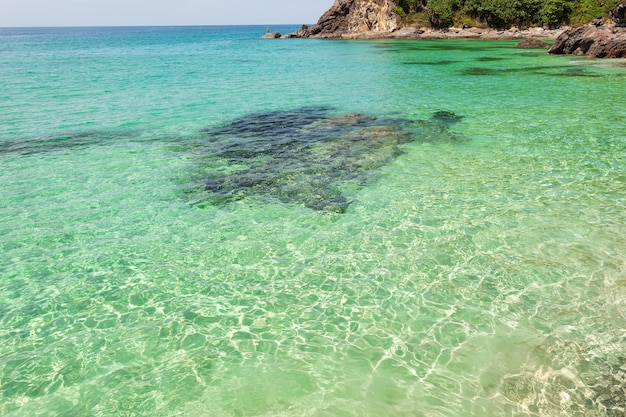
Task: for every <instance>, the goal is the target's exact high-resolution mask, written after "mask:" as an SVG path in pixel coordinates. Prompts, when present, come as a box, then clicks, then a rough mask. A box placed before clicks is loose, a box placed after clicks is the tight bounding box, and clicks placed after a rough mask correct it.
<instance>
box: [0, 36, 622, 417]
mask: <svg viewBox="0 0 626 417" xmlns="http://www.w3.org/2000/svg"><path fill="white" fill-rule="evenodd" d="M273 29H274V28H273ZM275 29H277V30H281V31H282V32H288V31H289V28H275ZM264 30H265V27H258V28H255V27H188V28H185V27H182V28H92V29H0V55H1V56H2V59H1V60H0V85H2V86H3V87H2V89H0V139H2V144H1V145H0V159H1V161H2V162H1V164H0V195H1V196H2V198H0V219H1V220H0V235H1V236H2V239H0V248H1V251H2V255H3V256H2V257H0V273H1V275H0V364H1V366H0V397H1V400H0V415H6V416H25V415H42V416H61V415H68V416H70V415H71V416H93V415H96V416H98V415H99V416H109V415H111V416H113V415H115V416H120V415H127V416H131V415H146V416H147V415H149V416H175V415H181V416H261V415H279V416H316V417H317V416H385V415H394V416H411V417H417V416H424V417H426V416H429V417H431V416H445V417H452V416H455V417H456V416H459V417H460V416H468V415H471V416H494V417H495V416H516V417H517V416H550V417H552V416H610V417H613V416H618V415H622V414H623V411H622V410H623V407H625V406H626V399H625V393H624V389H625V388H624V383H623V380H624V379H623V378H624V367H625V366H626V359H625V355H624V353H623V352H624V351H626V346H625V342H626V336H625V333H626V332H625V328H626V314H625V313H624V312H625V311H626V310H625V304H626V271H625V269H626V255H625V251H624V248H626V237H625V236H626V233H625V230H624V225H625V224H626V210H625V208H626V207H625V206H626V191H625V190H626V188H625V186H626V153H625V151H626V133H625V130H624V120H625V119H626V98H625V96H624V94H623V86H624V82H625V80H626V78H625V77H626V67H624V62H623V61H588V60H585V59H581V58H575V57H555V56H547V55H545V53H544V51H542V50H540V51H530V52H529V51H528V50H519V49H516V48H514V45H515V42H507V41H504V42H503V41H498V42H486V41H480V42H477V41H419V42H410V41H381V42H374V41H372V42H338V41H318V40H296V39H294V40H261V39H259V37H260V35H261V34H262V33H263V31H264ZM307 109H317V110H307ZM320 109H321V110H320ZM308 111H310V112H311V113H308V114H309V115H311V117H312V118H313V120H311V123H308V119H307V121H306V122H302V116H301V115H302V114H307V112H308ZM316 111H318V112H321V113H320V116H319V118H317V116H315V114H316V113H315V112H316ZM267 114H273V115H276V114H279V115H282V116H284V115H286V114H287V115H294V114H295V115H300V116H294V117H295V119H294V118H293V117H292V118H289V117H291V116H288V117H286V119H285V117H283V119H284V120H283V122H284V123H286V126H287V127H283V128H280V127H279V128H276V129H275V130H274V131H272V132H273V133H272V134H271V135H269V136H267V135H265V136H264V134H261V133H259V132H261V130H259V128H258V125H257V126H256V127H254V128H252V129H248V130H245V129H244V130H242V129H243V128H242V127H241V126H242V123H241V122H242V121H246V120H255V119H259V117H260V116H261V115H267ZM354 114H359V115H361V116H359V117H362V118H363V120H368V122H367V123H369V125H367V123H366V128H369V129H371V128H373V127H375V128H377V129H378V128H380V127H381V126H383V127H384V128H383V129H379V130H378V131H377V135H379V136H375V137H377V138H380V137H382V138H385V139H386V138H389V135H392V136H393V135H400V136H397V137H398V138H400V137H402V138H404V137H405V136H403V135H408V139H406V140H405V139H402V140H397V141H395V142H393V146H370V147H364V148H359V149H361V150H359V152H355V153H352V154H349V156H346V155H347V154H346V151H345V149H354V148H351V147H349V146H348V147H347V148H346V147H344V145H343V144H344V143H346V142H345V141H343V142H342V140H343V139H342V138H344V139H345V138H346V137H349V138H352V139H354V138H355V137H356V136H358V137H359V140H358V141H355V143H358V144H360V143H371V139H372V136H367V135H363V134H362V133H356V134H355V133H354V130H352V128H350V129H347V131H346V130H341V129H339V131H338V132H339V133H338V134H336V135H335V134H327V133H328V130H323V132H326V133H324V134H323V135H321V136H320V135H319V134H317V133H316V134H312V133H311V132H319V131H320V130H319V129H320V123H321V125H322V126H328V124H326V125H325V124H324V123H331V124H332V123H337V120H342V117H343V118H345V117H346V115H354ZM437 114H439V115H442V114H443V115H454V117H452V116H451V117H452V119H451V121H450V123H439V124H437V123H435V124H433V122H432V120H433V116H434V115H437ZM282 116H281V117H282ZM285 120H286V121H285ZM294 120H295V122H294ZM320 120H322V121H320ZM324 120H326V121H328V120H331V121H332V120H334V122H324ZM290 123H291V124H290ZM316 123H317V124H316ZM229 126H230V127H231V129H230V130H229ZM270 126H274V123H271V124H270ZM290 126H291V127H290ZM293 126H295V127H293ZM316 129H317V130H316ZM224 132H230V133H228V134H225V133H224ZM391 132H393V133H391ZM398 132H401V134H399V133H398ZM281 135H283V136H281ZM307 135H308V136H307ZM342 135H344V136H342ZM346 135H347V136H346ZM350 135H352V136H350ZM272 136H276V142H275V141H273V140H271V137H272ZM268 137H270V139H267V138H268ZM311 137H315V138H316V140H315V141H313V142H314V143H315V144H314V145H310V144H309V145H306V146H305V147H304V148H303V150H302V152H300V153H299V152H297V151H296V148H294V147H293V146H292V145H289V146H288V147H287V150H288V152H287V153H286V154H284V153H280V150H279V149H280V148H279V147H277V146H276V143H287V142H285V138H287V140H288V141H289V140H291V142H288V143H293V141H294V140H295V141H296V142H297V141H300V142H297V143H300V144H301V143H302V141H306V140H308V139H307V138H311ZM320 137H321V139H319V138H320ZM216 138H217V139H216ZM259 138H261V139H262V140H259ZM303 138H304V139H303ZM394 138H395V136H394ZM247 139H250V140H253V141H254V140H256V141H259V142H258V143H260V146H261V148H262V149H263V152H259V149H260V148H254V151H253V152H252V156H250V148H248V147H246V146H247V144H248V142H247ZM318 139H319V140H318ZM281 140H282V141H283V142H281ZM363 140H364V141H365V142H363ZM394 140H395V139H394ZM309 142H311V141H309ZM309 142H307V143H309ZM215 143H219V146H218V147H217V148H216V146H215V145H214V144H215ZM385 143H387V142H385ZM211 144H213V145H211ZM338 144H341V145H338ZM224 146H229V147H228V148H225V147H224ZM233 146H234V147H235V149H236V150H237V152H239V153H237V155H242V154H241V151H242V150H244V151H247V153H246V152H244V153H243V155H245V157H242V158H240V157H239V156H238V157H237V158H240V159H237V158H235V159H237V160H234V159H233V157H232V156H231V155H232V154H231V153H224V149H228V150H232V149H233ZM299 146H300V145H299ZM298 149H299V148H298ZM337 149H342V150H343V151H342V152H337V153H331V150H332V151H333V152H336V151H337ZM281 155H287V158H283V156H281ZM299 155H303V156H302V158H301V159H299ZM329 155H335V156H336V158H338V159H332V160H333V161H339V162H341V163H342V164H343V165H342V164H340V163H339V162H337V163H336V164H335V165H333V164H330V167H331V168H330V169H329V168H324V167H327V166H329V164H328V163H327V162H328V161H329V160H330V159H329V158H330V156H329ZM355 155H356V156H355ZM343 158H345V159H343ZM350 158H352V159H350ZM294 159H296V160H297V161H304V162H303V163H301V164H292V163H291V162H290V161H292V160H294ZM259 167H263V169H262V170H260V168H259ZM270 167H274V168H275V170H274V171H272V170H270V169H269V168H270ZM303 167H308V168H306V169H305V168H303ZM311 167H314V168H311ZM345 167H348V168H349V169H344V168H345ZM307 169H314V171H311V170H309V171H307ZM255 170H257V171H255ZM259 170H260V171H259ZM289 170H293V172H291V171H289ZM250 172H252V173H255V174H258V172H263V173H265V174H266V173H267V172H276V176H262V178H263V180H264V181H265V183H264V184H266V186H263V187H260V186H255V187H248V185H249V183H248V182H246V181H243V180H241V178H242V173H250ZM311 172H314V175H315V177H314V178H315V181H311V182H310V183H309V184H307V183H306V180H307V178H309V177H310V175H311ZM215 178H220V181H223V180H222V178H225V179H227V180H228V181H231V183H232V182H234V183H235V184H237V186H236V187H234V188H229V189H227V193H226V194H227V195H228V197H227V198H225V199H217V200H216V199H215V195H216V194H215V192H216V188H215V187H214V186H211V184H214V182H213V183H212V182H211V179H215ZM268 178H269V179H271V181H270V183H271V185H270V186H267V182H268V181H269V180H268ZM276 178H278V179H276ZM224 181H225V180H224ZM220 184H222V183H220ZM256 184H258V183H256ZM285 184H290V185H289V187H291V185H293V184H296V187H295V188H298V189H305V190H307V187H311V184H314V185H315V190H322V191H324V192H328V194H324V193H323V192H322V193H320V194H319V195H321V197H318V200H316V201H335V200H332V199H333V198H335V199H336V198H339V196H341V198H343V199H344V200H342V201H345V204H343V205H342V207H343V209H342V210H324V208H325V207H327V206H317V205H315V204H307V203H308V202H310V201H311V200H310V199H309V195H310V194H311V193H310V192H306V193H301V194H297V195H295V196H294V195H293V194H286V193H285V192H284V190H285V187H286V186H285ZM318 185H319V187H318ZM292 188H293V187H292ZM290 189H291V188H290ZM220 190H224V188H223V186H222V188H221V189H220ZM328 190H332V191H328ZM218 194H219V193H218ZM285 195H287V197H285ZM320 199H321V200H320ZM620 367H621V370H620Z"/></svg>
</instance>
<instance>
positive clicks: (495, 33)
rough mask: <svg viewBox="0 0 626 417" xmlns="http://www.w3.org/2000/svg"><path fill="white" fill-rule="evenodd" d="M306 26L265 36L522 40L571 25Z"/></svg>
mask: <svg viewBox="0 0 626 417" xmlns="http://www.w3.org/2000/svg"><path fill="white" fill-rule="evenodd" d="M305 28H306V27H303V29H301V30H299V31H296V32H293V33H289V34H285V35H283V34H280V33H279V32H274V33H267V34H265V35H264V36H263V37H264V38H267V39H278V38H282V39H285V38H311V39H344V40H421V39H423V40H434V39H482V40H516V39H519V40H522V39H552V40H554V39H556V38H557V37H558V36H559V35H561V34H562V33H563V32H565V31H566V30H568V29H570V28H569V27H561V28H559V29H545V28H542V27H534V28H529V29H518V28H516V27H512V28H510V29H501V30H498V29H492V28H478V27H469V28H457V27H451V28H448V29H431V28H425V27H420V26H405V27H403V28H400V29H397V30H394V31H392V32H379V31H363V32H356V31H354V32H340V33H337V32H335V33H320V34H315V35H309V36H306V35H303V32H305V30H306V29H305Z"/></svg>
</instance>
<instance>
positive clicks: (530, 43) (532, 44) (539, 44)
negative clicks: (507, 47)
mask: <svg viewBox="0 0 626 417" xmlns="http://www.w3.org/2000/svg"><path fill="white" fill-rule="evenodd" d="M548 46H550V44H549V43H547V42H544V41H542V40H541V39H524V40H523V41H521V42H520V43H518V44H517V45H516V46H515V47H516V48H521V49H539V48H547V47H548Z"/></svg>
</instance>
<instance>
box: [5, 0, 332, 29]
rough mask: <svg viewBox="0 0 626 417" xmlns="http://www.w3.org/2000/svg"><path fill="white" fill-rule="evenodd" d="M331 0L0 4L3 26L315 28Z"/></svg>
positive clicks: (37, 0)
mask: <svg viewBox="0 0 626 417" xmlns="http://www.w3.org/2000/svg"><path fill="white" fill-rule="evenodd" d="M332 3H333V0H0V27H16V26H17V27H20V26H22V27H30V26H167V25H253V24H262V25H269V24H297V25H300V24H311V23H315V22H317V20H318V19H319V17H320V16H321V15H322V14H323V13H324V12H325V11H326V10H328V8H329V7H330V6H331V5H332Z"/></svg>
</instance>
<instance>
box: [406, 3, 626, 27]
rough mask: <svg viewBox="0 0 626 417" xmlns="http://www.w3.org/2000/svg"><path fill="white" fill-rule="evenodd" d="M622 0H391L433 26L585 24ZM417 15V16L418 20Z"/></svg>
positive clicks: (550, 25)
mask: <svg viewBox="0 0 626 417" xmlns="http://www.w3.org/2000/svg"><path fill="white" fill-rule="evenodd" d="M621 1H622V0H605V1H600V0H395V3H396V4H397V7H396V11H397V12H398V13H400V14H402V15H404V16H405V17H406V18H407V20H408V21H411V20H417V21H419V20H425V19H427V20H428V22H429V23H430V25H431V26H433V27H435V28H446V27H450V26H453V25H462V24H470V25H483V26H489V27H493V28H508V27H511V26H518V27H527V26H547V27H556V26H560V25H563V24H582V23H588V22H589V21H591V20H592V19H594V18H597V17H604V16H608V14H609V11H610V10H612V9H613V8H614V7H615V6H617V4H619V3H620V2H621ZM420 18H421V19H420Z"/></svg>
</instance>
